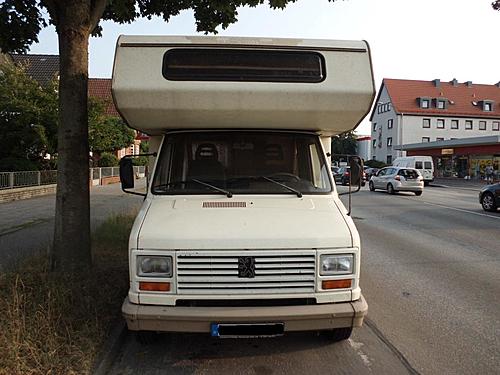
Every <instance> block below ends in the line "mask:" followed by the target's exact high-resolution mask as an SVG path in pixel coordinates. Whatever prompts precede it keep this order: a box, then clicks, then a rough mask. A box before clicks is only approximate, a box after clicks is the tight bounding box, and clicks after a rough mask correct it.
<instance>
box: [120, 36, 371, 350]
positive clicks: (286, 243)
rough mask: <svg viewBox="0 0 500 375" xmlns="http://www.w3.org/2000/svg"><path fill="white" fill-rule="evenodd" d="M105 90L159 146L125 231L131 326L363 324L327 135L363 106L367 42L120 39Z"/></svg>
mask: <svg viewBox="0 0 500 375" xmlns="http://www.w3.org/2000/svg"><path fill="white" fill-rule="evenodd" d="M112 91H113V97H114V101H115V105H116V107H117V109H118V111H119V112H120V114H121V115H122V116H123V118H124V119H125V120H126V122H127V123H128V125H129V126H131V127H132V128H134V129H137V130H140V131H141V132H144V133H147V134H150V135H151V142H150V145H151V147H152V148H153V151H156V152H157V154H156V157H154V158H153V159H155V160H154V168H153V171H152V177H151V179H150V183H149V186H148V189H147V193H146V194H145V199H144V204H143V206H142V208H141V210H140V212H139V214H138V216H137V218H136V220H135V223H134V226H133V229H132V232H131V234H130V242H129V258H130V290H129V293H128V296H127V298H126V299H125V302H124V304H123V308H122V312H123V315H124V317H125V319H126V321H127V325H128V328H129V329H130V330H133V331H138V332H141V334H140V335H138V336H139V337H144V336H146V333H148V332H154V331H157V332H158V331H160V332H162V331H163V332H174V331H175V332H203V333H207V334H211V335H212V336H216V337H221V336H232V337H235V336H245V337H246V336H273V335H279V334H283V333H284V332H289V331H327V332H329V333H330V335H331V338H332V339H333V340H343V339H346V338H348V337H349V336H350V334H351V331H352V328H353V327H359V326H361V324H362V322H363V317H364V316H365V314H366V312H367V304H366V302H365V300H364V298H363V296H362V294H361V289H360V261H361V249H360V239H359V235H358V231H357V230H356V227H355V226H354V223H353V221H352V219H351V217H350V216H348V213H347V210H346V209H345V207H344V206H343V204H342V202H341V201H340V200H339V197H338V194H337V191H336V187H335V184H334V182H333V179H332V175H331V172H330V138H331V136H332V135H335V134H339V133H342V132H345V131H348V130H352V129H354V128H355V127H356V126H357V125H358V124H359V123H360V121H361V120H362V119H363V118H364V117H365V115H366V114H367V113H368V111H369V109H370V106H371V103H372V100H373V97H374V92H375V89H374V82H373V76H372V68H371V60H370V52H369V48H368V45H367V43H366V42H356V41H330V40H302V39H268V38H229V37H180V36H176V37H170V36H168V37H167V36H157V37H155V36H121V37H120V38H119V40H118V43H117V49H116V55H115V62H114V70H113V84H112ZM361 169H362V168H361ZM130 170H131V169H130V168H129V165H128V164H127V163H125V162H123V163H122V165H121V172H122V186H123V187H124V188H131V187H132V185H133V179H131V178H130V176H131V174H130V173H131V172H130ZM358 177H359V176H358Z"/></svg>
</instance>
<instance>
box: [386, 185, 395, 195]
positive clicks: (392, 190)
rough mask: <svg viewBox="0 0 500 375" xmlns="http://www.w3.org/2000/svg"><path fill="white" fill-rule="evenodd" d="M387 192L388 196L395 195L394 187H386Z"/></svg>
mask: <svg viewBox="0 0 500 375" xmlns="http://www.w3.org/2000/svg"><path fill="white" fill-rule="evenodd" d="M387 192H388V193H389V194H395V193H396V190H394V186H392V184H388V185H387Z"/></svg>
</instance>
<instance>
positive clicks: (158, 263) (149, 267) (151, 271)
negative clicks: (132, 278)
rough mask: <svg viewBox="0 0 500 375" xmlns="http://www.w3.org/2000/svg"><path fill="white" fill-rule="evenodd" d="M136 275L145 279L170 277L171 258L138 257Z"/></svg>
mask: <svg viewBox="0 0 500 375" xmlns="http://www.w3.org/2000/svg"><path fill="white" fill-rule="evenodd" d="M137 275H138V276H146V277H172V257H168V256H150V255H139V256H138V257H137Z"/></svg>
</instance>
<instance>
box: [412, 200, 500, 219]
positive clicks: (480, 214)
mask: <svg viewBox="0 0 500 375" xmlns="http://www.w3.org/2000/svg"><path fill="white" fill-rule="evenodd" d="M421 202H422V203H424V204H428V205H429V206H436V207H442V208H447V209H448V210H454V211H460V212H466V213H468V214H473V215H478V216H484V217H489V218H491V219H497V220H500V216H492V215H488V214H483V213H479V212H474V211H469V210H465V209H463V208H456V207H450V206H445V205H443V204H437V203H430V202H426V201H421Z"/></svg>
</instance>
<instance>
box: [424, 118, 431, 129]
mask: <svg viewBox="0 0 500 375" xmlns="http://www.w3.org/2000/svg"><path fill="white" fill-rule="evenodd" d="M422 127H423V128H430V127H431V119H430V118H424V120H423V122H422Z"/></svg>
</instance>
